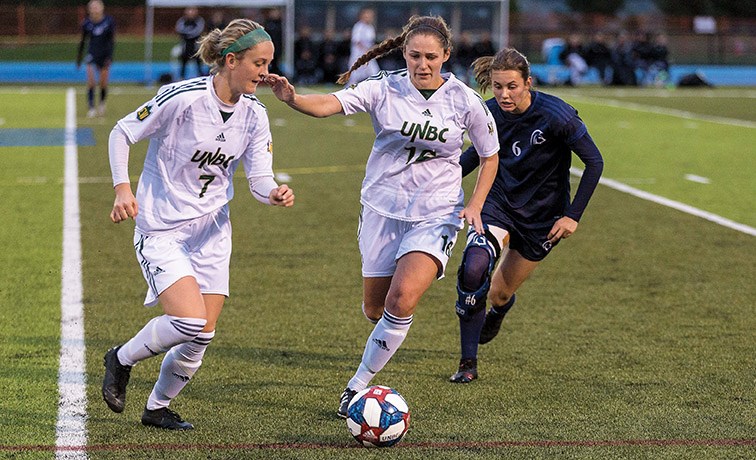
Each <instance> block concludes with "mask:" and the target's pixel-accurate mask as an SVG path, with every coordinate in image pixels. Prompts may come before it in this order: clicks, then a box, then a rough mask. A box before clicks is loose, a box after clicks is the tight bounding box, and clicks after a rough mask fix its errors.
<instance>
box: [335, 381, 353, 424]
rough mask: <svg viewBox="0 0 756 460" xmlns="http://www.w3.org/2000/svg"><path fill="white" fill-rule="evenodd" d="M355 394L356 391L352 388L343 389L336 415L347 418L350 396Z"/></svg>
mask: <svg viewBox="0 0 756 460" xmlns="http://www.w3.org/2000/svg"><path fill="white" fill-rule="evenodd" d="M356 394H357V392H356V391H354V390H352V389H351V388H345V389H344V392H343V393H341V400H340V402H339V410H338V411H337V412H336V415H338V416H339V417H341V418H347V409H348V408H349V403H350V402H351V401H352V398H354V395H356Z"/></svg>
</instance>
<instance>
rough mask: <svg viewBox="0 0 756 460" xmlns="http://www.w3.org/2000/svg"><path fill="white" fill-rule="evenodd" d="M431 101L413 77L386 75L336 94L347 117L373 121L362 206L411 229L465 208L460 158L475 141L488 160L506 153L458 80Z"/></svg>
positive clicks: (447, 76) (448, 81)
mask: <svg viewBox="0 0 756 460" xmlns="http://www.w3.org/2000/svg"><path fill="white" fill-rule="evenodd" d="M442 77H443V78H444V80H445V82H444V84H442V85H441V87H440V88H439V89H438V90H436V92H435V93H433V95H432V96H431V97H430V98H428V99H425V97H423V95H422V94H420V92H419V91H418V90H417V88H415V86H414V85H412V83H411V81H410V78H409V75H408V73H407V70H406V69H403V70H398V71H393V72H385V71H384V72H380V73H379V74H378V75H376V76H375V77H371V78H369V79H367V80H364V81H362V82H360V83H359V84H357V85H353V86H351V87H348V88H345V89H343V90H341V91H337V92H336V93H334V95H335V96H336V97H337V98H338V99H339V101H340V102H341V106H342V108H343V110H344V113H345V114H346V115H350V114H353V113H357V112H367V113H368V114H370V117H371V120H372V124H373V129H374V131H375V135H376V138H375V142H374V144H373V148H372V151H371V152H370V157H369V158H368V162H367V167H366V174H365V179H364V181H363V183H362V190H361V202H362V204H363V205H364V206H368V207H370V208H371V209H373V210H374V211H375V212H377V213H378V214H381V215H383V216H385V217H390V218H394V219H399V220H405V221H419V220H424V219H429V218H434V217H439V216H443V215H446V214H448V213H451V212H453V211H454V210H455V209H460V208H461V207H462V206H464V191H463V190H462V174H461V168H460V165H459V158H460V155H461V151H462V146H463V144H464V135H465V133H467V134H468V136H469V138H470V140H471V141H472V143H473V145H474V146H475V148H476V150H477V152H478V154H479V155H480V156H481V157H489V156H492V155H494V154H496V153H497V152H498V151H499V142H498V136H497V131H496V124H495V122H494V120H493V118H492V116H491V112H490V111H489V110H488V108H487V107H486V105H485V103H484V102H483V100H482V99H481V98H480V96H479V95H478V94H477V93H476V92H475V91H473V90H472V89H470V88H469V87H467V86H466V85H465V84H463V83H462V82H461V81H459V80H457V79H456V78H455V77H454V75H452V74H451V73H444V74H442Z"/></svg>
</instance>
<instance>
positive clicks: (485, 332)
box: [478, 308, 504, 344]
mask: <svg viewBox="0 0 756 460" xmlns="http://www.w3.org/2000/svg"><path fill="white" fill-rule="evenodd" d="M502 321H504V315H500V314H497V313H494V311H493V308H492V309H490V310H488V313H486V320H485V321H484V322H483V328H482V329H481V330H480V338H479V339H478V343H480V344H484V343H488V342H490V341H491V340H493V339H494V337H496V336H497V335H499V329H501V322H502Z"/></svg>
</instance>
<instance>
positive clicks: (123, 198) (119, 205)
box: [110, 183, 139, 224]
mask: <svg viewBox="0 0 756 460" xmlns="http://www.w3.org/2000/svg"><path fill="white" fill-rule="evenodd" d="M115 192H116V197H115V202H114V203H113V210H112V211H110V220H112V221H113V223H116V224H117V223H119V222H122V221H124V220H126V219H129V218H131V219H133V218H135V217H136V216H137V214H139V205H138V204H137V200H136V198H135V197H134V194H133V193H132V192H131V184H126V183H123V184H118V185H116V186H115Z"/></svg>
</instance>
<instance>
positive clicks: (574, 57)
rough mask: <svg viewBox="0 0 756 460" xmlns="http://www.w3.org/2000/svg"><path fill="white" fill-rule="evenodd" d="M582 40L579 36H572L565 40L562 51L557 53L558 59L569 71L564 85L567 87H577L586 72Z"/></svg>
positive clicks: (586, 66) (586, 65)
mask: <svg viewBox="0 0 756 460" xmlns="http://www.w3.org/2000/svg"><path fill="white" fill-rule="evenodd" d="M584 53H585V51H584V50H583V39H582V38H581V37H580V35H577V34H572V35H570V37H569V38H568V39H567V43H565V46H564V49H563V50H562V52H561V53H559V59H560V60H561V61H562V63H563V64H564V65H566V66H567V67H568V68H569V69H570V77H569V79H568V80H567V81H566V82H565V83H564V84H565V85H567V86H578V85H579V84H581V83H582V81H583V77H584V76H585V74H586V73H587V72H588V64H586V62H585V58H584V57H583V56H584Z"/></svg>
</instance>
